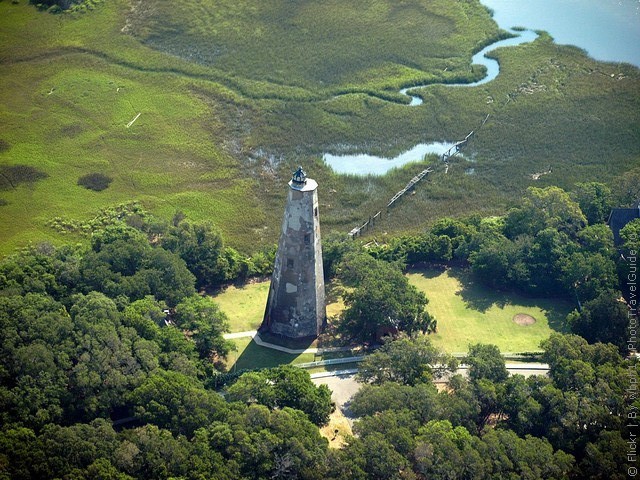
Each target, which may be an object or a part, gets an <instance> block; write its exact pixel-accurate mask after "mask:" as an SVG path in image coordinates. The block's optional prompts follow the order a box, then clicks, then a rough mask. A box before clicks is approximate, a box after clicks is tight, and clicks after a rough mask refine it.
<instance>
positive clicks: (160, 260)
mask: <svg viewBox="0 0 640 480" xmlns="http://www.w3.org/2000/svg"><path fill="white" fill-rule="evenodd" d="M136 275H142V276H143V278H144V279H145V281H146V283H147V285H149V289H150V291H151V294H152V295H154V296H155V297H156V298H157V299H158V300H164V301H165V302H167V305H169V306H175V305H177V304H178V303H180V301H182V300H183V299H184V298H186V297H189V296H190V295H193V294H194V293H195V289H194V286H193V285H194V276H193V275H192V274H191V272H190V271H189V270H188V269H187V266H186V265H185V263H184V261H183V260H181V259H180V258H179V257H177V256H176V255H174V254H172V253H170V252H168V251H166V250H163V249H162V248H154V249H152V250H151V251H150V252H149V254H148V255H147V257H146V258H145V260H144V264H143V269H142V270H140V271H139V272H138V273H137V274H136ZM144 296H145V295H143V296H142V297H141V296H140V295H136V296H135V297H132V299H138V298H144Z"/></svg>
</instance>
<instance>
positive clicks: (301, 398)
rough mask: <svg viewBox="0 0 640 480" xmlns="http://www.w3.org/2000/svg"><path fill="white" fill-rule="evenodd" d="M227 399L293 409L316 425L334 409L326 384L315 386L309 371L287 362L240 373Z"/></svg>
mask: <svg viewBox="0 0 640 480" xmlns="http://www.w3.org/2000/svg"><path fill="white" fill-rule="evenodd" d="M227 398H228V399H229V400H230V401H241V402H245V403H252V402H257V403H261V404H263V405H266V406H267V407H270V408H283V407H291V408H296V409H298V410H302V411H303V412H305V414H306V415H307V416H308V417H309V419H310V420H311V421H312V422H313V423H316V424H318V425H322V424H325V423H326V422H327V421H328V420H329V415H330V414H331V412H332V411H333V409H334V405H333V403H332V401H331V391H330V390H329V389H328V388H327V386H326V385H320V386H317V387H316V386H315V385H314V384H313V382H311V377H310V376H309V373H308V372H306V371H304V370H302V369H299V368H296V367H292V366H289V365H282V366H280V367H276V368H271V369H267V370H261V371H259V372H250V373H245V374H243V375H241V376H240V378H238V380H237V381H236V382H235V383H234V384H233V385H231V386H230V387H229V388H228V390H227Z"/></svg>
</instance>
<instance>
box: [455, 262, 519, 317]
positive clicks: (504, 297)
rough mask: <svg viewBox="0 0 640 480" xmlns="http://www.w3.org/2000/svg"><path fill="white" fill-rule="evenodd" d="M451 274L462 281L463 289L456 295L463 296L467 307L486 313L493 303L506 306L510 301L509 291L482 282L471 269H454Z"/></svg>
mask: <svg viewBox="0 0 640 480" xmlns="http://www.w3.org/2000/svg"><path fill="white" fill-rule="evenodd" d="M451 276H452V277H454V278H456V279H457V280H458V281H460V284H461V285H462V289H461V290H459V291H458V292H456V295H459V296H460V297H461V298H462V301H463V302H464V304H465V305H466V306H467V308H470V309H473V310H477V311H479V312H482V313H485V312H486V311H487V310H488V309H489V308H491V307H492V306H493V305H497V306H499V307H504V306H505V305H507V304H509V303H510V300H509V294H508V293H507V292H503V291H500V290H496V289H491V288H490V287H487V286H485V285H483V284H481V283H480V282H479V281H478V279H477V278H475V276H474V275H473V273H472V272H471V271H470V270H461V269H456V270H452V271H451Z"/></svg>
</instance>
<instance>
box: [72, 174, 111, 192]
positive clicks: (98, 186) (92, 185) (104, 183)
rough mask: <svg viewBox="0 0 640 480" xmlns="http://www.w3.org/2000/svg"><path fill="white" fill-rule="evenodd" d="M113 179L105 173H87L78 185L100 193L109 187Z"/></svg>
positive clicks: (79, 180)
mask: <svg viewBox="0 0 640 480" xmlns="http://www.w3.org/2000/svg"><path fill="white" fill-rule="evenodd" d="M112 181H113V179H112V178H111V177H109V176H107V175H105V174H103V173H87V174H86V175H83V176H81V177H80V178H79V179H78V185H80V186H81V187H84V188H86V189H89V190H94V191H96V192H100V191H102V190H105V189H107V188H108V187H109V184H110V183H111V182H112Z"/></svg>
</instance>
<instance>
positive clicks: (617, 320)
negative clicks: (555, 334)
mask: <svg viewBox="0 0 640 480" xmlns="http://www.w3.org/2000/svg"><path fill="white" fill-rule="evenodd" d="M568 320H569V323H570V325H571V330H572V331H573V332H574V333H576V334H578V335H580V336H582V337H584V338H586V339H587V340H588V341H589V342H592V343H595V342H603V343H613V344H614V345H616V346H617V347H618V348H619V349H620V351H621V352H624V351H626V348H627V343H626V341H627V336H628V332H627V328H628V324H629V313H628V308H627V304H626V303H625V302H624V301H623V300H622V295H621V294H620V292H618V291H615V290H602V291H601V292H600V293H599V295H598V296H597V297H595V298H593V300H589V301H588V302H585V303H584V304H583V305H582V310H581V311H579V312H577V311H576V312H574V313H572V314H570V315H569V318H568Z"/></svg>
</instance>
